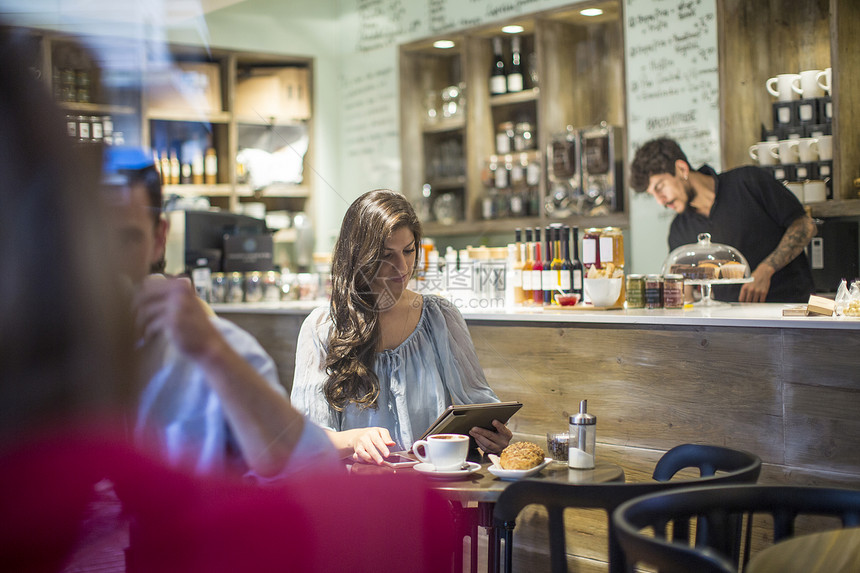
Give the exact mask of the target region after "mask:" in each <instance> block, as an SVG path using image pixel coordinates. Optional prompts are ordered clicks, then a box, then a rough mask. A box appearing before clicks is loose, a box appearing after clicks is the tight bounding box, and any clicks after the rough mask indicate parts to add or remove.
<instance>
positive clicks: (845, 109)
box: [830, 0, 860, 199]
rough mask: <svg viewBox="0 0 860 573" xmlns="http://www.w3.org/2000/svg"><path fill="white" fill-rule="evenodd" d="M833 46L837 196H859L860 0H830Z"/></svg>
mask: <svg viewBox="0 0 860 573" xmlns="http://www.w3.org/2000/svg"><path fill="white" fill-rule="evenodd" d="M830 10H831V13H832V16H831V19H830V34H831V36H832V46H833V56H832V58H833V80H832V81H833V90H834V92H833V93H834V95H833V109H834V112H833V115H834V117H833V121H834V124H833V139H834V144H836V143H838V145H834V148H833V153H834V155H833V166H834V167H833V168H834V172H835V173H834V175H835V177H834V183H835V185H834V187H833V195H834V198H842V199H857V198H858V196H860V192H858V190H857V189H856V188H855V187H854V179H855V178H857V177H860V138H858V137H857V126H858V125H860V97H858V94H860V34H858V33H857V22H860V2H858V1H857V0H830Z"/></svg>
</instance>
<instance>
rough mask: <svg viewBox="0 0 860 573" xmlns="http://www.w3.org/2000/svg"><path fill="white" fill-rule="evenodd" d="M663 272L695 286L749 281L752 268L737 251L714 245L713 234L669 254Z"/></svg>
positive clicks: (704, 234)
mask: <svg viewBox="0 0 860 573" xmlns="http://www.w3.org/2000/svg"><path fill="white" fill-rule="evenodd" d="M662 272H663V275H667V274H679V275H683V276H684V280H685V281H686V282H688V283H692V284H696V283H701V284H706V283H710V284H714V283H716V284H721V283H722V284H730V283H738V282H749V277H750V266H749V263H747V260H746V259H745V258H744V256H743V255H742V254H741V253H740V251H738V250H737V249H736V248H734V247H730V246H729V245H723V244H721V243H712V242H711V235H710V233H702V234H700V235H699V237H698V242H696V243H690V244H687V245H681V246H680V247H678V248H677V249H675V250H674V251H672V252H671V253H669V256H668V257H666V260H665V261H664V262H663V271H662ZM745 279H746V280H745Z"/></svg>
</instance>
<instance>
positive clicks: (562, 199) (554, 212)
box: [544, 125, 585, 217]
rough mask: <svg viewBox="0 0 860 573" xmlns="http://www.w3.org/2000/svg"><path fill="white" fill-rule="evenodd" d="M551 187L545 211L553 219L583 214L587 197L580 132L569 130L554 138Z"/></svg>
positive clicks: (549, 165)
mask: <svg viewBox="0 0 860 573" xmlns="http://www.w3.org/2000/svg"><path fill="white" fill-rule="evenodd" d="M547 157H548V159H549V160H548V161H547V177H548V181H549V185H548V188H547V196H546V199H545V201H544V208H545V209H546V213H547V215H549V216H551V217H567V216H569V215H572V214H577V215H578V214H582V213H583V207H584V204H585V196H584V195H583V193H582V159H581V157H582V156H581V151H580V144H579V131H578V130H576V129H574V128H573V127H572V126H569V125H568V126H567V129H566V131H564V132H561V133H556V134H553V135H552V137H551V138H550V142H549V148H548V150H547Z"/></svg>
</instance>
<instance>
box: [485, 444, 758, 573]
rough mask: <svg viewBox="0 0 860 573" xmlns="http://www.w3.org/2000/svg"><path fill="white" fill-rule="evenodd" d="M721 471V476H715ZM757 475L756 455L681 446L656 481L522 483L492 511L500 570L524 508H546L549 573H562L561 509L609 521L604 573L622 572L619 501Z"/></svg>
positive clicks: (664, 461) (658, 469) (664, 460)
mask: <svg viewBox="0 0 860 573" xmlns="http://www.w3.org/2000/svg"><path fill="white" fill-rule="evenodd" d="M687 468H698V469H699V472H700V476H701V477H700V478H699V479H695V480H677V481H668V480H670V479H671V478H672V477H673V476H674V475H675V474H677V473H678V472H679V471H681V470H683V469H687ZM717 472H723V473H719V474H718V473H717ZM760 472H761V459H760V458H759V457H758V456H756V455H755V454H751V453H749V452H745V451H741V450H733V449H730V448H724V447H720V446H710V445H698V444H683V445H680V446H676V447H674V448H672V449H671V450H669V451H668V452H666V453H665V454H663V457H661V458H660V460H659V461H658V462H657V465H656V466H655V468H654V474H653V478H654V479H655V480H657V481H655V482H643V483H605V484H581V485H580V484H564V483H557V482H546V481H540V480H528V479H527V480H521V481H517V482H514V483H512V484H511V485H510V486H508V487H507V488H505V490H504V491H502V493H501V495H500V496H499V499H498V501H497V502H496V506H495V508H494V510H493V523H494V526H495V527H496V528H497V530H501V531H502V532H503V538H504V541H505V571H506V572H507V573H510V572H511V571H512V557H513V530H514V526H515V525H516V518H517V515H519V513H520V511H522V509H523V508H524V507H526V506H527V505H531V504H538V505H542V506H544V507H546V509H547V512H548V514H549V522H548V526H549V552H550V563H551V571H552V572H553V573H561V572H565V571H567V556H566V552H565V529H564V510H565V508H584V509H603V510H604V511H606V514H607V517H608V519H609V529H608V537H609V571H610V573H619V572H621V571H624V568H623V554H622V553H621V549H620V547H619V546H618V543H617V541H616V539H615V536H614V533H613V528H612V512H613V511H614V510H615V508H617V507H618V506H619V505H621V504H622V503H623V502H625V501H627V500H629V499H633V498H634V497H639V496H642V495H645V494H648V493H652V492H655V491H660V490H661V489H664V488H677V487H687V486H689V485H691V484H693V483H696V484H706V483H707V484H728V483H755V482H756V480H758V476H759V473H760ZM492 538H495V540H494V541H493V542H494V543H495V545H496V546H495V547H494V548H492V550H493V551H494V553H495V555H496V559H495V563H496V566H498V563H499V558H498V556H499V546H498V536H491V539H492Z"/></svg>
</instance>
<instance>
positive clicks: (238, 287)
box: [224, 272, 245, 302]
mask: <svg viewBox="0 0 860 573" xmlns="http://www.w3.org/2000/svg"><path fill="white" fill-rule="evenodd" d="M244 282H245V280H244V278H243V277H242V273H239V272H235V273H230V276H229V277H227V296H226V297H225V298H224V302H242V300H243V299H244V292H243V289H242V287H243V286H244V284H243V283H244Z"/></svg>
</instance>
